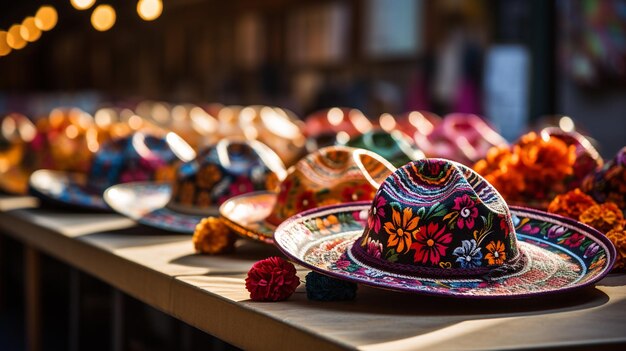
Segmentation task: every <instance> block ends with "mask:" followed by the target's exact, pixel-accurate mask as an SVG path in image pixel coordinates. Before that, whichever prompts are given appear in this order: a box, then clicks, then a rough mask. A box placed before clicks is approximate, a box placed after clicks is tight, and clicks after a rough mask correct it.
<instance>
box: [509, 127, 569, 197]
mask: <svg viewBox="0 0 626 351" xmlns="http://www.w3.org/2000/svg"><path fill="white" fill-rule="evenodd" d="M513 153H515V154H517V155H518V156H519V163H518V165H517V166H518V167H517V170H518V171H522V172H523V173H524V175H525V176H526V177H527V178H528V179H531V180H538V181H540V182H541V183H540V184H542V185H545V189H546V190H549V189H550V187H552V186H553V185H554V184H555V182H560V181H562V180H563V179H564V178H565V177H566V176H568V175H571V174H573V172H574V168H573V166H574V162H575V161H576V148H575V147H574V146H573V145H571V146H568V145H567V144H566V143H565V142H563V141H562V140H560V139H557V138H549V139H548V140H544V139H543V138H541V137H540V136H539V135H537V134H536V133H528V134H526V135H524V136H523V137H522V139H521V140H520V142H519V143H518V144H517V145H515V146H514V147H513Z"/></svg>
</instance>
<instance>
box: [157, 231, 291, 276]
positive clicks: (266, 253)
mask: <svg viewBox="0 0 626 351" xmlns="http://www.w3.org/2000/svg"><path fill="white" fill-rule="evenodd" d="M190 245H191V238H190ZM271 256H283V255H282V253H281V252H280V251H279V250H278V248H276V247H275V246H272V245H267V244H262V243H256V242H252V241H249V240H239V241H237V243H236V246H235V252H233V253H229V254H224V255H215V256H210V255H200V254H191V255H185V256H181V257H177V258H175V259H173V260H171V261H169V263H173V264H180V265H184V266H190V267H202V268H207V267H210V268H218V267H217V266H225V267H226V266H229V265H230V266H232V268H233V271H237V272H238V273H241V272H244V273H245V272H247V271H248V269H250V266H252V264H253V263H254V262H256V261H259V260H262V259H265V258H268V257H271Z"/></svg>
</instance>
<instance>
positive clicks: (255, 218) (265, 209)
mask: <svg viewBox="0 0 626 351" xmlns="http://www.w3.org/2000/svg"><path fill="white" fill-rule="evenodd" d="M277 198H278V194H276V193H273V192H270V191H256V192H252V193H248V194H243V195H239V196H235V197H232V198H230V199H228V200H226V201H225V202H224V203H223V204H222V206H220V209H219V212H220V216H221V217H222V219H223V220H224V223H226V225H228V227H229V228H230V229H231V230H233V231H234V232H235V233H237V234H238V235H240V236H242V237H244V238H248V239H252V240H255V241H260V242H263V243H266V244H274V230H275V229H276V226H274V225H272V224H270V223H268V222H267V221H266V218H267V217H269V215H270V214H271V213H272V209H273V208H274V205H275V204H276V199H277Z"/></svg>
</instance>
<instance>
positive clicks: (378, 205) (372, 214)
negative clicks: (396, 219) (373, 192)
mask: <svg viewBox="0 0 626 351" xmlns="http://www.w3.org/2000/svg"><path fill="white" fill-rule="evenodd" d="M386 204H387V200H385V198H384V197H382V196H378V197H377V198H376V199H374V202H373V203H372V207H371V208H370V210H369V216H368V217H367V226H368V227H369V228H370V229H373V230H374V232H375V233H376V234H378V233H379V232H380V227H381V224H380V222H381V220H384V219H385V209H384V206H385V205H386Z"/></svg>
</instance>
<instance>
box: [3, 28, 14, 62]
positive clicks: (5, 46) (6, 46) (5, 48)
mask: <svg viewBox="0 0 626 351" xmlns="http://www.w3.org/2000/svg"><path fill="white" fill-rule="evenodd" d="M7 36H8V33H7V32H5V31H3V30H0V57H2V56H6V55H8V54H9V53H10V52H11V50H12V49H11V47H10V46H9V44H7Z"/></svg>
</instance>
